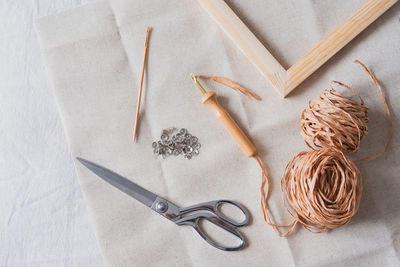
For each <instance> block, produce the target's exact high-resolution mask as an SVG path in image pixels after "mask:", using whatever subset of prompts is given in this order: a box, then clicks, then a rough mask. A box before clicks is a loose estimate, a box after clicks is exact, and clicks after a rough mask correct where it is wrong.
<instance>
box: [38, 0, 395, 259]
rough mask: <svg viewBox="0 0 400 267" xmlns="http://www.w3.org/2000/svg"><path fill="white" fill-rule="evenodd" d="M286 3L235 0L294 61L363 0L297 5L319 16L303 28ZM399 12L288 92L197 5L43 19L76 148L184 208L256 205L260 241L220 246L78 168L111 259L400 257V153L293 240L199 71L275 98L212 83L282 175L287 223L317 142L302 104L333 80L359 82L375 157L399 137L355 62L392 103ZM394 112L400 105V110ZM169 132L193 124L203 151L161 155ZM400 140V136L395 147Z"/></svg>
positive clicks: (118, 6)
mask: <svg viewBox="0 0 400 267" xmlns="http://www.w3.org/2000/svg"><path fill="white" fill-rule="evenodd" d="M273 2H274V1H261V0H260V1H258V0H257V1H254V3H253V4H252V6H250V7H248V8H249V9H248V10H247V9H246V8H247V6H246V4H245V3H244V2H239V1H228V3H229V4H230V5H232V6H233V7H234V8H235V10H237V11H238V14H239V15H241V16H245V17H246V19H245V21H246V22H247V23H248V24H249V26H250V27H251V28H252V29H254V30H255V32H256V33H257V34H259V35H262V36H263V37H262V38H261V40H267V41H266V42H267V43H268V42H271V44H268V45H271V46H273V47H274V48H275V50H276V53H282V54H284V55H283V56H282V58H283V62H284V61H286V62H290V63H292V62H291V61H294V60H296V59H297V58H296V56H295V54H294V52H293V51H295V53H297V54H298V55H299V56H300V55H302V54H304V53H303V50H304V52H307V50H308V49H309V48H311V47H312V46H313V44H314V43H313V42H317V41H318V40H319V38H322V37H323V36H324V35H325V34H326V33H328V32H329V30H331V29H332V28H334V27H335V25H337V24H338V23H339V22H340V20H342V19H344V18H346V17H347V16H348V15H349V14H350V13H351V12H353V11H354V10H355V9H357V8H358V6H359V5H360V4H361V3H353V4H354V6H347V5H349V4H346V6H345V7H346V8H348V9H347V10H346V12H345V13H348V14H344V15H343V16H342V15H341V14H338V13H339V12H341V10H340V9H337V13H334V14H336V15H335V16H333V15H330V16H328V17H325V16H321V14H322V13H323V12H325V10H326V6H325V5H326V4H322V3H317V4H316V3H313V2H312V1H306V3H296V4H295V3H292V4H290V5H295V7H294V9H295V10H297V11H298V14H307V17H305V16H298V17H292V18H291V19H292V20H293V21H294V22H296V21H297V22H298V23H299V25H302V26H304V27H307V28H301V29H298V30H302V31H303V33H299V32H298V31H294V33H293V29H292V28H291V27H289V26H288V25H286V24H285V21H286V19H284V18H282V17H281V15H280V14H287V16H295V15H296V14H297V13H296V12H295V11H293V10H292V9H293V7H291V6H290V5H289V4H287V3H284V4H282V5H279V6H278V5H276V4H273ZM360 2H361V1H360ZM332 6H333V3H332ZM273 9H276V11H273ZM396 10H397V11H398V7H397V9H394V11H389V12H388V13H387V14H385V15H384V16H383V18H382V19H380V20H378V21H377V23H376V24H375V26H373V27H378V29H379V30H377V31H373V30H371V29H368V30H367V31H366V32H364V33H363V35H362V36H361V37H360V38H358V39H356V40H354V42H353V44H352V45H350V46H349V47H348V48H346V49H345V50H343V51H342V52H341V53H340V54H339V55H338V56H336V57H335V58H334V59H333V60H331V61H329V63H328V64H327V65H326V66H325V67H324V68H322V70H321V71H319V72H317V73H316V74H315V75H314V76H313V77H311V78H310V79H309V80H308V81H306V82H305V83H304V84H303V85H302V86H301V87H299V88H298V89H296V91H295V92H294V93H293V95H291V96H290V97H289V98H287V99H281V98H280V96H279V95H278V94H276V92H275V91H274V90H273V89H272V88H271V87H270V86H269V85H268V83H267V81H265V80H264V79H263V78H262V77H261V76H260V75H259V73H258V72H257V71H256V69H255V68H254V67H253V66H252V65H251V63H249V62H248V61H247V59H246V58H245V57H244V56H243V55H242V54H241V52H240V51H238V50H237V49H236V47H235V46H234V45H233V44H232V43H231V42H230V40H229V39H227V38H226V37H225V36H224V35H223V34H222V32H221V31H220V30H219V28H218V27H217V26H216V25H215V24H214V22H213V21H212V20H211V19H210V18H209V17H208V15H207V14H206V13H205V12H204V11H203V10H202V9H201V7H200V6H198V5H197V3H196V1H192V0H191V1H179V0H172V1H156V0H147V1H127V0H110V2H108V1H100V2H97V3H94V4H89V5H86V6H83V7H79V8H77V9H74V10H71V11H68V12H65V13H62V14H58V15H55V16H51V17H45V18H40V19H38V20H37V23H36V26H37V31H38V35H39V37H40V42H41V47H42V51H43V56H44V58H45V61H46V65H47V70H48V73H49V76H50V79H51V81H52V83H53V86H54V94H55V97H56V101H57V103H58V104H59V108H60V115H61V117H62V120H63V123H64V127H65V130H66V133H67V136H68V140H69V143H70V147H71V151H72V154H73V156H74V157H76V156H80V157H83V158H85V159H88V160H91V161H93V162H96V163H98V164H100V165H103V166H105V167H108V168H110V169H112V170H114V171H116V172H118V173H120V174H122V175H124V176H125V177H128V178H130V179H131V180H132V181H134V182H136V183H138V184H140V185H141V186H143V187H145V188H147V189H149V190H151V191H152V192H154V193H156V194H158V195H160V196H163V197H165V198H167V199H168V200H171V201H172V202H174V203H175V204H177V205H178V206H186V205H190V204H193V203H198V202H202V201H208V200H214V199H222V198H225V199H232V200H236V201H238V202H240V203H242V204H243V205H245V206H247V207H248V209H249V211H250V212H251V214H252V223H251V225H250V226H249V227H247V228H243V229H241V231H242V233H243V234H244V235H245V236H246V238H247V241H248V243H249V245H248V247H247V248H245V249H244V250H241V251H239V252H235V253H227V252H223V251H219V250H217V249H215V248H212V247H211V246H209V245H208V244H207V243H205V242H204V241H203V240H202V239H201V238H200V237H199V236H198V235H197V234H196V233H194V232H193V229H191V228H186V227H178V226H176V225H175V224H173V223H171V222H169V221H168V220H166V219H164V218H163V217H161V216H159V215H157V214H156V213H154V212H153V211H151V210H150V209H148V208H147V207H145V206H143V205H142V204H140V203H139V202H137V201H135V200H134V199H132V198H130V197H129V196H127V195H125V194H122V193H121V192H120V191H118V190H116V189H114V188H112V187H111V186H110V185H108V184H106V183H105V182H103V181H102V180H101V179H99V178H98V177H96V176H95V175H94V174H92V173H91V172H90V171H89V170H87V169H85V168H84V167H82V166H80V165H77V172H78V175H79V178H80V183H81V185H82V189H83V191H84V193H85V197H86V199H87V202H88V205H89V208H90V211H91V215H92V217H93V221H94V224H95V227H96V233H97V236H98V239H99V243H100V246H101V248H102V251H103V254H104V258H105V260H106V262H107V263H108V264H109V265H110V266H145V265H150V266H191V265H196V266H245V265H249V266H265V265H273V266H275V265H282V266H287V265H293V264H298V265H311V264H315V265H329V264H332V265H334V264H338V263H339V264H341V265H343V264H344V265H346V264H348V265H351V264H354V265H359V264H362V263H366V262H368V263H372V264H373V263H378V262H379V263H381V264H382V263H386V264H395V263H398V255H399V253H398V250H399V243H398V240H399V236H398V233H399V227H398V225H397V224H396V225H394V222H395V221H396V220H398V219H399V217H400V212H399V207H398V206H396V205H393V204H392V203H394V202H395V200H396V199H398V197H397V193H396V192H398V190H399V189H400V181H399V180H398V179H396V178H397V172H398V170H396V169H395V168H396V167H397V166H396V165H395V158H396V157H397V158H399V156H400V155H398V154H399V152H398V151H397V150H396V149H392V150H391V152H390V153H388V155H387V156H385V157H384V158H382V159H380V160H377V161H374V162H370V163H368V165H366V164H364V165H360V170H361V172H362V173H363V174H364V176H363V177H364V197H363V199H362V203H361V207H360V211H359V213H358V214H357V215H356V217H355V218H354V220H353V221H352V222H351V223H350V224H349V225H348V226H346V227H344V228H342V229H338V230H335V231H332V232H329V233H326V234H321V235H314V234H311V233H309V232H307V231H305V230H304V229H299V230H298V231H296V232H295V234H294V235H293V236H291V237H289V238H279V237H277V236H276V234H275V233H274V231H273V230H272V229H271V228H270V227H268V226H267V225H266V224H265V223H264V221H263V218H262V216H261V210H260V205H259V191H258V190H259V189H258V188H259V184H260V179H261V172H260V170H259V168H258V165H257V164H256V162H253V161H252V160H249V159H248V158H246V157H245V156H244V155H243V154H242V153H241V151H240V150H239V148H238V147H237V146H236V144H235V143H234V142H233V141H232V140H231V138H230V136H229V135H228V133H226V132H225V130H224V129H223V128H222V126H221V125H220V124H219V122H218V121H217V119H216V118H215V117H214V115H213V114H212V111H211V110H209V109H208V108H206V107H205V106H204V105H202V104H201V103H200V102H201V95H200V93H199V92H198V90H197V89H195V88H194V87H193V84H192V81H191V79H190V77H189V73H191V72H193V73H196V74H210V75H220V76H225V77H229V78H231V79H232V80H235V81H238V82H240V83H241V84H243V85H244V86H246V87H248V88H250V89H252V90H253V91H255V92H256V93H257V94H259V95H260V96H261V97H262V98H263V101H261V102H255V101H249V100H248V99H247V98H244V97H243V96H241V95H240V94H238V93H234V92H232V91H231V90H226V89H225V88H224V87H222V86H220V85H216V84H213V83H211V82H205V83H204V84H205V85H206V86H207V87H209V88H210V89H215V90H216V91H217V92H218V94H219V95H221V99H220V102H221V103H222V104H223V105H224V106H225V107H226V108H227V109H228V110H229V111H230V112H231V114H232V115H233V117H234V118H235V120H237V121H238V123H239V124H240V125H241V127H242V128H243V129H245V130H246V131H247V133H248V134H249V136H250V137H251V138H252V140H253V141H254V143H255V145H256V146H257V148H258V150H259V153H260V155H261V156H262V158H263V160H264V161H265V162H266V163H267V165H268V168H269V170H270V172H271V176H272V177H273V187H272V194H271V199H272V200H271V201H270V203H271V209H272V210H273V212H274V214H275V217H276V218H275V219H276V220H277V221H278V222H282V223H284V222H287V221H289V218H288V216H287V214H286V211H285V210H284V208H283V205H282V202H281V200H280V197H279V194H280V190H279V179H280V175H281V173H282V172H283V169H284V167H285V165H286V163H287V162H288V161H289V160H290V159H291V158H292V156H293V155H295V154H297V153H298V152H300V151H302V150H306V146H305V145H304V143H303V140H302V137H301V135H300V133H299V116H300V113H301V110H302V109H303V108H304V107H305V106H306V105H307V101H308V99H309V98H310V97H315V96H317V95H318V94H319V93H320V92H321V91H322V89H324V88H326V87H327V86H328V82H329V80H330V79H332V78H334V79H337V80H341V81H343V82H346V83H349V84H352V85H353V86H354V87H356V88H358V89H359V91H360V93H361V94H362V96H363V98H364V99H365V100H366V102H367V104H368V106H369V107H370V109H371V112H370V114H371V123H370V135H369V136H368V137H367V138H366V140H365V141H364V143H363V144H362V148H363V151H361V153H365V154H369V153H371V152H375V151H380V150H381V147H382V143H383V142H384V141H382V138H379V135H382V134H385V133H386V131H385V129H386V128H385V127H386V122H385V120H384V113H383V112H381V111H382V109H381V104H380V101H379V99H378V98H376V95H375V89H374V88H373V85H371V84H370V83H369V80H368V78H366V77H365V74H364V73H363V72H362V70H360V69H359V68H358V66H354V65H353V64H351V63H350V62H351V61H352V60H353V59H354V58H355V57H357V58H359V59H362V60H363V61H364V62H365V63H366V64H368V65H370V66H373V69H374V70H375V74H376V76H377V77H378V78H380V79H382V81H383V84H384V85H385V87H386V88H387V89H386V93H387V95H388V98H389V99H390V102H391V103H396V100H400V99H399V98H400V96H399V94H398V92H395V88H396V87H395V85H397V84H399V82H400V80H399V78H398V77H397V75H396V74H395V73H393V71H392V70H395V69H398V68H399V67H400V60H398V59H399V58H400V52H399V50H398V47H397V46H396V44H398V43H399V41H400V35H399V34H393V33H395V32H398V29H397V25H395V23H393V21H394V20H395V18H394V12H396ZM300 11H301V12H300ZM347 11H348V12H347ZM343 12H344V11H343ZM253 14H254V16H252V15H253ZM285 16H286V15H285ZM147 25H149V26H151V27H152V28H153V30H152V34H151V37H150V46H149V56H148V67H147V73H146V78H145V85H144V86H145V87H144V95H143V98H142V111H141V119H140V124H139V125H140V128H139V132H138V142H137V143H136V144H134V143H133V142H132V130H133V128H132V127H133V124H134V114H135V108H136V97H137V92H138V85H139V77H140V71H141V60H142V57H143V45H144V37H145V29H146V26H147ZM294 27H297V26H294ZM304 34H305V35H306V36H307V37H304V38H303V39H302V40H303V41H309V42H310V43H306V42H304V44H303V43H301V42H297V41H296V38H297V39H299V38H301V35H304ZM388 36H390V38H388ZM270 40H272V41H274V40H275V41H274V42H272V41H270ZM278 42H281V44H279V46H277V44H278ZM383 48H385V53H383V52H382V49H383ZM285 51H289V52H288V53H287V54H286V52H285ZM285 55H287V56H285ZM344 56H345V57H344ZM395 59H397V60H395ZM392 108H393V112H394V114H399V112H400V110H399V107H392ZM396 120H397V119H396V116H395V125H399V124H398V123H397V124H396V122H397V121H396ZM169 127H177V128H180V127H185V128H187V129H188V130H189V131H190V132H191V133H193V134H194V135H196V136H197V137H198V138H199V141H200V142H201V144H202V149H201V154H200V155H199V156H198V157H196V158H193V159H192V160H190V161H188V160H185V159H183V158H180V157H179V158H173V157H170V158H168V159H166V160H163V159H161V158H156V157H155V156H154V155H153V151H152V148H151V143H152V141H153V140H158V139H159V137H160V135H161V131H162V129H166V128H169ZM396 127H397V126H396ZM395 130H397V129H395ZM383 139H384V138H383ZM398 145H399V140H398V138H394V142H393V147H396V146H398ZM397 168H398V167H397ZM376 177H380V178H379V179H376ZM378 180H380V181H378ZM396 242H397V243H396Z"/></svg>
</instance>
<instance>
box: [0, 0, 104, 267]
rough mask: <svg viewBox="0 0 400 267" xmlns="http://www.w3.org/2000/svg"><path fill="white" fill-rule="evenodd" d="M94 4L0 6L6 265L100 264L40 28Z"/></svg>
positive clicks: (69, 0)
mask: <svg viewBox="0 0 400 267" xmlns="http://www.w3.org/2000/svg"><path fill="white" fill-rule="evenodd" d="M88 2H90V0H57V1H54V0H33V1H26V0H2V1H0V125H1V126H0V137H1V138H0V214H1V215H0V266H12V267H26V266H29V267H33V266H40V267H61V266H102V263H103V259H102V257H101V252H100V248H99V246H98V244H97V243H98V242H97V239H96V236H95V235H94V229H93V227H92V223H91V222H90V220H89V219H90V218H89V216H88V212H87V205H86V202H85V200H84V199H83V195H82V192H81V189H80V186H79V184H78V179H77V175H76V172H75V167H74V165H73V162H72V157H71V153H70V150H69V147H68V144H67V142H66V138H65V135H64V129H63V127H62V124H61V121H60V116H59V112H58V109H57V105H56V104H55V101H54V96H53V94H52V92H51V90H50V89H49V88H50V84H49V82H48V79H47V77H46V72H45V68H44V65H43V60H42V56H41V53H40V49H39V44H38V41H37V34H36V32H35V28H34V19H35V18H36V17H38V16H45V15H49V14H55V13H57V12H61V11H65V10H68V9H71V8H73V7H76V6H77V5H81V4H84V3H88Z"/></svg>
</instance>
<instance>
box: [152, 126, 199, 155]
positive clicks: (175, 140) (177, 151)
mask: <svg viewBox="0 0 400 267" xmlns="http://www.w3.org/2000/svg"><path fill="white" fill-rule="evenodd" d="M174 132H176V129H175V128H172V129H170V130H164V131H163V133H162V134H161V140H160V141H157V142H153V144H152V146H153V149H154V154H156V155H157V156H162V157H163V158H166V157H168V156H171V155H174V156H179V155H183V156H184V158H185V159H191V158H192V157H193V156H197V155H199V153H200V151H199V150H200V147H201V144H200V143H199V139H198V138H197V137H196V136H193V135H191V134H190V133H189V132H188V130H186V129H185V128H182V129H180V130H179V131H178V133H176V134H174V135H172V134H173V133H174ZM170 135H172V136H171V137H170Z"/></svg>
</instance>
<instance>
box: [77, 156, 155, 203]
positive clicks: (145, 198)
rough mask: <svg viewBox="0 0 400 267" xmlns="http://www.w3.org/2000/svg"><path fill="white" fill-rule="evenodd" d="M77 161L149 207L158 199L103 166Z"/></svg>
mask: <svg viewBox="0 0 400 267" xmlns="http://www.w3.org/2000/svg"><path fill="white" fill-rule="evenodd" d="M76 159H77V160H79V161H80V162H81V163H82V164H83V165H85V166H86V167H87V168H88V169H89V170H91V171H92V172H94V173H95V174H97V175H98V176H99V177H100V178H102V179H103V180H104V181H106V182H108V183H110V184H111V185H113V186H115V187H116V188H118V189H119V190H121V191H122V192H125V193H126V194H128V195H130V196H131V197H133V198H135V199H136V200H138V201H140V202H142V203H143V204H145V205H146V206H147V207H151V205H152V204H153V202H154V201H155V200H156V198H157V195H155V194H153V193H152V192H150V191H148V190H146V189H144V188H143V187H141V186H139V185H137V184H135V183H134V182H131V181H129V180H128V179H126V178H124V177H122V176H121V175H119V174H117V173H115V172H113V171H110V170H108V169H106V168H104V167H102V166H99V165H97V164H95V163H93V162H90V161H87V160H85V159H82V158H76Z"/></svg>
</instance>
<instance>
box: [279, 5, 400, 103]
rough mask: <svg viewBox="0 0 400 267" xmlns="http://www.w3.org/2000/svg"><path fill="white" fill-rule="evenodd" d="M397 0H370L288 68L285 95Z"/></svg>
mask: <svg viewBox="0 0 400 267" xmlns="http://www.w3.org/2000/svg"><path fill="white" fill-rule="evenodd" d="M397 1H398V0H370V1H368V2H367V3H366V4H365V5H364V6H363V7H362V8H361V9H359V10H358V11H357V12H356V13H354V15H352V16H351V17H350V18H348V19H347V20H346V21H344V22H343V23H342V24H341V25H340V26H339V27H337V28H336V29H335V30H334V31H333V32H332V33H331V34H329V35H328V36H327V37H326V38H325V39H324V40H322V41H321V42H320V43H319V44H318V45H317V46H315V47H314V48H313V49H312V50H311V51H310V52H309V53H307V54H306V55H305V56H303V57H302V58H301V59H300V60H299V61H297V62H296V63H295V64H294V65H293V66H291V67H290V68H289V69H288V70H287V73H288V80H287V81H286V86H285V92H284V95H285V96H286V95H287V94H289V93H290V92H291V91H292V90H293V89H295V88H296V87H297V86H298V85H299V84H300V83H301V82H303V81H304V80H305V79H306V78H307V77H308V76H310V75H311V74H312V73H313V72H314V71H316V70H317V69H318V68H319V67H320V66H321V65H323V64H324V63H325V62H326V61H328V59H330V58H331V57H332V56H333V55H335V54H336V53H337V52H338V51H339V50H340V49H342V48H343V47H344V46H345V45H346V44H348V43H349V42H350V41H351V40H352V39H353V38H354V37H356V36H357V35H358V34H359V33H360V32H362V31H363V30H364V29H365V28H367V27H368V25H370V24H371V23H372V22H374V21H375V20H376V19H377V18H378V17H379V16H381V15H382V14H383V13H384V12H385V11H386V10H388V9H389V8H390V7H391V6H392V5H394V4H395V3H396V2H397Z"/></svg>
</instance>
